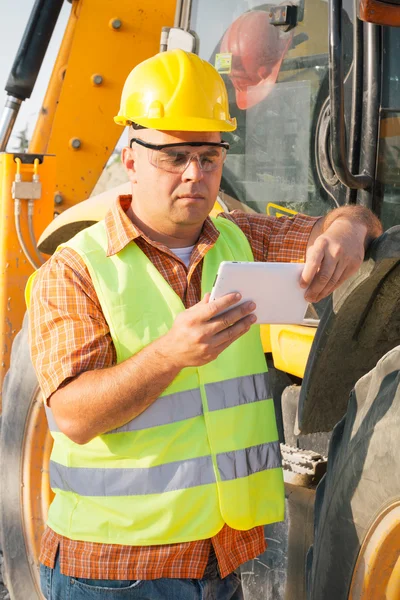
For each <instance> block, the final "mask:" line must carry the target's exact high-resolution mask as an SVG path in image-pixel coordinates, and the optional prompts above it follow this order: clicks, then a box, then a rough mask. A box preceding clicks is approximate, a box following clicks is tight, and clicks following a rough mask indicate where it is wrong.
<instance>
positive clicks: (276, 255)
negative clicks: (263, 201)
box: [219, 210, 320, 262]
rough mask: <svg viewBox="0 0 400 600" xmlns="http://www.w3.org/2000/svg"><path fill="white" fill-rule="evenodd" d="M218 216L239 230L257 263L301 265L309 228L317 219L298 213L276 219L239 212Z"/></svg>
mask: <svg viewBox="0 0 400 600" xmlns="http://www.w3.org/2000/svg"><path fill="white" fill-rule="evenodd" d="M219 216H220V217H224V218H226V219H229V220H230V221H232V222H233V223H236V225H237V226H238V227H240V229H241V230H242V231H243V233H244V234H245V236H246V237H247V239H248V240H249V242H250V246H251V248H252V250H253V254H254V259H255V260H256V261H258V262H262V261H268V262H304V260H305V255H306V250H307V243H308V240H309V237H310V234H311V231H312V228H313V227H314V225H315V223H316V221H318V219H319V218H320V217H309V216H308V215H303V214H300V213H299V214H297V215H295V216H294V217H279V218H277V217H270V216H267V215H260V214H256V213H244V212H241V211H239V210H234V211H232V212H231V213H229V214H226V213H221V215H219Z"/></svg>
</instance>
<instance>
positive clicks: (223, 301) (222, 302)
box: [200, 292, 242, 321]
mask: <svg viewBox="0 0 400 600" xmlns="http://www.w3.org/2000/svg"><path fill="white" fill-rule="evenodd" d="M241 299H242V296H241V295H240V294H239V293H237V292H232V293H231V294H226V295H225V296H222V297H221V298H217V300H212V301H211V302H210V301H208V302H207V303H206V304H205V305H203V306H202V307H201V313H200V315H201V318H203V319H204V320H206V321H209V320H210V319H213V318H214V317H216V316H217V315H218V314H219V313H221V312H222V311H225V310H227V309H228V308H231V307H232V306H234V305H235V304H237V303H238V302H240V300H241Z"/></svg>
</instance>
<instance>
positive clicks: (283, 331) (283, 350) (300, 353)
mask: <svg viewBox="0 0 400 600" xmlns="http://www.w3.org/2000/svg"><path fill="white" fill-rule="evenodd" d="M270 330H271V347H272V355H273V359H274V365H275V367H276V368H277V369H280V370H281V371H285V372H286V373H291V374H292V375H296V377H301V378H303V377H304V371H305V369H306V364H307V360H308V355H309V354H310V350H311V346H312V343H313V340H314V337H315V333H316V331H317V329H316V327H304V326H302V325H271V326H270Z"/></svg>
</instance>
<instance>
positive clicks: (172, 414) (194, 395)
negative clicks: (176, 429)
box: [108, 388, 203, 433]
mask: <svg viewBox="0 0 400 600" xmlns="http://www.w3.org/2000/svg"><path fill="white" fill-rule="evenodd" d="M202 414H203V405H202V403H201V394H200V390H199V388H195V389H194V390H186V391H184V392H177V393H176V394H169V395H168V396H161V397H160V398H157V400H156V401H155V402H153V404H152V405H151V406H149V408H146V410H145V411H144V412H142V414H141V415H139V416H138V417H136V419H132V421H129V423H125V425H122V427H118V428H117V429H113V430H112V431H108V433H121V432H123V431H139V430H141V429H148V428H149V427H157V426H158V425H168V424H169V423H177V422H178V421H185V420H186V419H193V418H194V417H198V416H200V415H202Z"/></svg>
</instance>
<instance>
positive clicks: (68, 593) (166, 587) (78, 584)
mask: <svg viewBox="0 0 400 600" xmlns="http://www.w3.org/2000/svg"><path fill="white" fill-rule="evenodd" d="M40 587H41V589H42V593H43V595H44V597H45V598H46V600H106V599H107V598H109V599H110V600H243V591H242V585H241V582H240V578H239V576H238V575H236V573H231V574H230V575H228V576H227V577H225V579H221V578H220V577H215V578H213V579H206V578H205V579H151V580H146V581H144V580H136V581H135V580H132V581H129V580H128V581H125V580H124V581H122V580H119V579H118V580H115V579H80V578H74V577H68V576H67V575H62V573H60V561H59V559H58V556H57V559H56V563H55V565H54V569H50V568H49V567H45V566H44V565H40Z"/></svg>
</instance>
